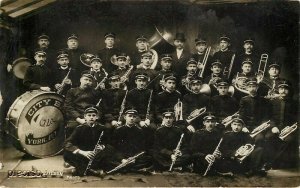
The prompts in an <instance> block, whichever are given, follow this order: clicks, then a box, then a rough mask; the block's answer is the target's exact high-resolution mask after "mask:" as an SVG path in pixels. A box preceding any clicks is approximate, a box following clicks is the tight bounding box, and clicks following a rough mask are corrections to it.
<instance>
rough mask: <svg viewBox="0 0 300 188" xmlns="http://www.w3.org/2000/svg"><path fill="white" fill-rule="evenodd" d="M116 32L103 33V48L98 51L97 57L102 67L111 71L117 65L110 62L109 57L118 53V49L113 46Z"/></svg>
mask: <svg viewBox="0 0 300 188" xmlns="http://www.w3.org/2000/svg"><path fill="white" fill-rule="evenodd" d="M115 39H116V34H115V33H112V32H109V33H105V34H104V43H105V48H103V49H101V50H100V51H99V52H98V55H99V57H100V58H101V60H102V61H103V68H104V69H105V70H106V71H107V72H108V73H111V72H112V71H114V70H115V69H117V68H118V67H116V66H115V65H114V64H112V63H111V57H112V56H113V55H115V54H118V53H119V51H120V50H119V49H118V48H116V47H115Z"/></svg>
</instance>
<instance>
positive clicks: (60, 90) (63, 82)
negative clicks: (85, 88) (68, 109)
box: [56, 68, 72, 94]
mask: <svg viewBox="0 0 300 188" xmlns="http://www.w3.org/2000/svg"><path fill="white" fill-rule="evenodd" d="M71 69H72V68H69V71H68V73H67V75H66V76H65V77H64V79H63V80H62V82H61V88H60V89H58V90H57V92H56V93H57V94H61V93H62V91H63V89H64V87H65V85H66V84H65V80H66V79H68V78H69V74H70V72H71Z"/></svg>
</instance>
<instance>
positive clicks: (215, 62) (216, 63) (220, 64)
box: [211, 59, 222, 67]
mask: <svg viewBox="0 0 300 188" xmlns="http://www.w3.org/2000/svg"><path fill="white" fill-rule="evenodd" d="M214 65H219V66H220V67H221V66H222V63H221V61H220V60H219V59H216V60H214V62H212V63H211V66H214Z"/></svg>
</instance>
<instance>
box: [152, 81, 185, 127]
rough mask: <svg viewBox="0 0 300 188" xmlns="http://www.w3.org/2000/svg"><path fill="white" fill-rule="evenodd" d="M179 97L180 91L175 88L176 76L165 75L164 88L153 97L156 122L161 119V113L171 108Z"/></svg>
mask: <svg viewBox="0 0 300 188" xmlns="http://www.w3.org/2000/svg"><path fill="white" fill-rule="evenodd" d="M179 99H181V93H180V92H179V91H177V90H176V77H174V76H173V75H170V76H168V77H165V90H164V91H162V92H160V93H158V94H157V95H156V96H155V98H154V100H155V102H154V104H155V113H156V118H157V119H156V121H157V123H159V122H161V121H162V114H163V113H164V112H165V111H167V110H168V109H171V108H172V109H173V108H174V106H175V104H176V103H177V102H178V100H179Z"/></svg>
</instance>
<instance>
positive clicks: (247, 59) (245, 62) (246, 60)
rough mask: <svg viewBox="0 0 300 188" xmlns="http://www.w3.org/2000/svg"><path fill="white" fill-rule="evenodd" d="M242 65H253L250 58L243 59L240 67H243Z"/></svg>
mask: <svg viewBox="0 0 300 188" xmlns="http://www.w3.org/2000/svg"><path fill="white" fill-rule="evenodd" d="M244 64H251V65H253V63H252V60H251V59H250V58H246V59H244V61H243V62H242V65H244Z"/></svg>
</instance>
